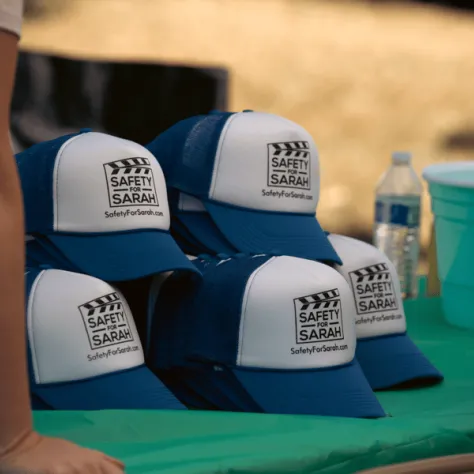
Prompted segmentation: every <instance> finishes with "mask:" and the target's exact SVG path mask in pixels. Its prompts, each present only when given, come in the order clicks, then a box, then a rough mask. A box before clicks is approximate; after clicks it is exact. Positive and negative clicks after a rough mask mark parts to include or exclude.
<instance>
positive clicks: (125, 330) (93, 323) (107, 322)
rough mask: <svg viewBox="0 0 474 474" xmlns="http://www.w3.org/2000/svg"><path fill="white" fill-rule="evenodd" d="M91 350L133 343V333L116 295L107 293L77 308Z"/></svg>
mask: <svg viewBox="0 0 474 474" xmlns="http://www.w3.org/2000/svg"><path fill="white" fill-rule="evenodd" d="M79 311H80V312H81V315H82V319H83V320H84V325H85V327H86V331H87V336H88V338H89V343H90V346H91V349H101V348H103V347H108V346H114V345H116V344H121V343H123V342H129V341H133V339H134V337H133V333H132V331H131V329H130V325H129V323H128V319H127V315H126V314H125V311H124V307H123V303H122V301H121V299H120V296H119V295H118V294H117V293H109V294H108V295H104V296H101V297H100V298H96V299H94V300H91V301H88V302H87V303H84V304H82V305H81V306H79Z"/></svg>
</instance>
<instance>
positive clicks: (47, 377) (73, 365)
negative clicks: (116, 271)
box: [27, 270, 144, 384]
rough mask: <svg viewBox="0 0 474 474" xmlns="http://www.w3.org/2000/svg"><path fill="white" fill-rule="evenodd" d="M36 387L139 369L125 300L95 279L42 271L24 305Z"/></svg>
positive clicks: (140, 360)
mask: <svg viewBox="0 0 474 474" xmlns="http://www.w3.org/2000/svg"><path fill="white" fill-rule="evenodd" d="M27 326H28V337H29V342H30V348H31V354H32V362H33V370H34V374H35V379H36V383H38V384H39V383H55V382H68V381H74V380H82V379H86V378H89V377H95V376H98V375H104V374H108V373H111V372H117V371H120V370H124V369H129V368H132V367H136V366H139V365H142V364H143V363H144V357H143V351H142V346H141V343H140V339H139V337H138V333H137V330H136V327H135V322H134V320H133V317H132V315H131V313H130V309H129V307H128V304H127V303H126V301H125V300H124V298H123V296H122V295H121V294H120V293H119V292H118V291H117V290H115V289H114V288H113V287H111V286H110V285H108V284H107V283H105V282H103V281H101V280H98V279H96V278H93V277H90V276H87V275H81V274H77V273H71V272H66V271H62V270H45V271H43V272H42V273H41V274H40V276H39V277H38V278H37V279H36V281H35V283H34V285H33V288H32V291H31V293H30V298H29V302H28V317H27Z"/></svg>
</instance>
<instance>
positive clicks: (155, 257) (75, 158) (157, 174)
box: [16, 131, 196, 281]
mask: <svg viewBox="0 0 474 474" xmlns="http://www.w3.org/2000/svg"><path fill="white" fill-rule="evenodd" d="M16 160H17V164H18V169H19V173H20V178H21V185H22V190H23V199H24V205H25V214H26V233H27V234H31V235H33V236H35V237H38V240H39V241H40V240H41V239H44V238H47V239H48V240H49V241H50V242H51V243H52V244H53V245H54V246H55V247H57V248H58V250H59V252H61V253H62V254H64V256H65V257H66V258H67V259H68V260H69V261H70V262H71V264H72V265H74V267H75V268H77V271H80V272H82V273H86V274H89V275H92V276H96V277H98V278H101V279H103V280H107V281H121V280H132V279H136V278H140V277H144V276H147V275H151V274H154V273H159V272H163V271H168V270H189V271H194V272H195V271H196V268H195V267H194V266H193V265H192V264H191V263H190V262H189V260H188V259H187V258H186V257H185V255H184V254H183V252H182V251H181V250H180V249H179V247H178V245H177V244H176V242H175V241H174V240H173V239H172V237H171V235H170V234H169V227H170V214H169V208H168V199H167V194H166V185H165V180H164V176H163V172H162V171H161V168H160V166H159V164H158V163H157V161H156V159H155V158H154V156H153V155H152V154H151V153H150V152H149V151H148V150H146V149H145V148H144V147H142V146H141V145H138V144H137V143H134V142H131V141H129V140H123V139H121V138H117V137H113V136H111V135H107V134H103V133H96V132H89V131H81V132H79V133H76V134H72V135H66V136H63V137H60V138H57V139H55V140H51V141H47V142H44V143H41V144H38V145H34V146H33V147H31V148H29V149H28V150H26V151H24V152H22V153H19V154H18V155H16Z"/></svg>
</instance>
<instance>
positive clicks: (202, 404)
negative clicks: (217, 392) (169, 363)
mask: <svg viewBox="0 0 474 474" xmlns="http://www.w3.org/2000/svg"><path fill="white" fill-rule="evenodd" d="M155 373H156V374H157V375H158V376H159V377H160V379H161V380H163V382H164V383H165V384H166V386H167V387H168V388H169V389H170V390H171V391H172V392H173V393H174V395H175V396H176V397H177V398H178V400H180V401H181V402H182V403H184V404H185V405H186V406H187V407H190V408H195V409H198V410H219V409H220V408H219V407H218V406H216V405H213V404H212V403H211V402H210V401H209V400H207V399H206V398H205V397H203V396H201V395H200V394H199V393H196V392H195V391H194V390H193V389H192V388H191V387H190V386H189V385H188V384H187V381H188V379H189V378H190V377H193V376H194V372H191V373H190V372H189V371H181V370H179V369H176V368H175V369H171V370H165V371H156V372H155Z"/></svg>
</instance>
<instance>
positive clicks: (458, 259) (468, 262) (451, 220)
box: [423, 161, 474, 329]
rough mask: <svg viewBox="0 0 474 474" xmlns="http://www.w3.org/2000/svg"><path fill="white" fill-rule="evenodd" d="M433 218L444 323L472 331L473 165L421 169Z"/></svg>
mask: <svg viewBox="0 0 474 474" xmlns="http://www.w3.org/2000/svg"><path fill="white" fill-rule="evenodd" d="M423 177H424V178H425V180H426V181H427V182H428V186H429V191H430V195H431V208H432V210H433V214H434V218H435V229H436V253H437V258H438V272H439V279H440V283H441V300H442V306H443V311H444V315H445V318H446V320H447V321H448V322H449V323H451V324H453V325H455V326H460V327H464V328H470V329H474V162H471V161H461V162H453V163H442V164H437V165H432V166H429V167H427V168H425V169H424V170H423Z"/></svg>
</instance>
